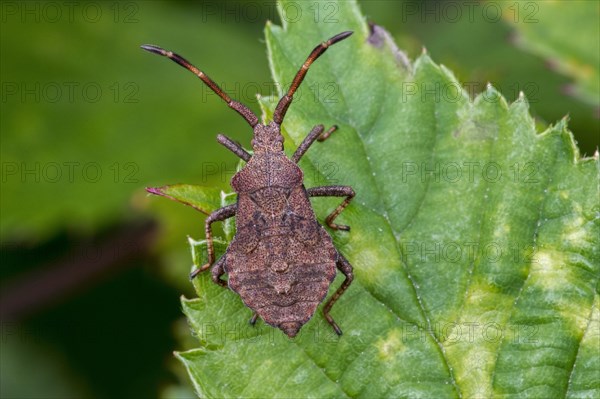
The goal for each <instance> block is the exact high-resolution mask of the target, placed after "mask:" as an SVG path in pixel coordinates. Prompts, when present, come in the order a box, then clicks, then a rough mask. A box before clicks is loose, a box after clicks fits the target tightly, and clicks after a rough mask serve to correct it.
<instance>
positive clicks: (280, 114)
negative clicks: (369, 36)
mask: <svg viewBox="0 0 600 399" xmlns="http://www.w3.org/2000/svg"><path fill="white" fill-rule="evenodd" d="M352 33H353V32H352V31H348V32H342V33H338V34H337V35H335V36H334V37H332V38H331V39H329V40H327V41H325V42H323V43H321V44H319V45H318V46H317V47H315V48H314V49H313V51H312V52H311V53H310V55H309V56H308V58H307V59H306V61H304V64H302V66H301V67H300V70H299V71H298V72H297V73H296V76H295V77H294V80H293V81H292V84H291V86H290V88H289V90H288V92H287V93H286V95H285V96H283V97H281V100H279V103H278V104H277V107H276V108H275V112H274V113H273V121H274V122H275V123H277V124H279V125H280V124H281V122H282V121H283V118H284V117H285V113H286V112H287V109H288V108H289V106H290V104H291V103H292V100H293V97H294V93H295V92H296V90H297V89H298V86H300V83H302V81H303V80H304V77H305V76H306V73H307V72H308V68H310V66H311V65H312V63H313V62H315V60H316V59H317V58H319V57H320V56H321V54H323V53H324V52H325V50H327V49H328V48H329V46H331V45H332V44H335V43H337V42H339V41H341V40H344V39H345V38H347V37H348V36H350V35H351V34H352Z"/></svg>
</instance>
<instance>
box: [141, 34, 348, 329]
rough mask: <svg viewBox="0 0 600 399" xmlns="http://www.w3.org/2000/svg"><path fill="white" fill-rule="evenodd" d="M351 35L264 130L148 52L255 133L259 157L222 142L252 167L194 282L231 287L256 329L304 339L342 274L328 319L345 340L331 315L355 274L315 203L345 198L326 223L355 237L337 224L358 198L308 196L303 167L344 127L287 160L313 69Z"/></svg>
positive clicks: (321, 191) (282, 103) (314, 191)
mask: <svg viewBox="0 0 600 399" xmlns="http://www.w3.org/2000/svg"><path fill="white" fill-rule="evenodd" d="M351 34H352V32H350V31H349V32H342V33H340V34H337V35H335V36H333V37H332V38H331V39H329V40H327V41H325V42H323V43H321V44H320V45H318V46H317V47H315V48H314V50H313V51H312V52H311V53H310V55H309V56H308V58H307V59H306V61H305V62H304V64H303V65H302V67H301V68H300V70H299V71H298V72H297V73H296V76H295V77H294V80H293V81H292V84H291V86H290V88H289V90H288V92H287V94H285V95H284V96H283V97H282V98H281V99H280V100H279V103H278V104H277V107H276V108H275V112H274V114H273V120H272V121H271V122H270V123H269V124H267V125H265V124H262V123H259V121H258V117H257V116H256V115H254V113H253V112H252V111H251V110H250V109H249V108H247V107H246V106H245V105H243V104H241V103H239V102H238V101H234V100H232V99H231V98H230V97H229V96H228V95H227V94H226V93H225V92H223V90H221V88H220V87H219V86H217V84H216V83H215V82H213V81H212V80H211V79H210V78H209V77H208V76H206V75H205V74H204V73H203V72H202V71H200V70H199V69H198V68H196V67H195V66H193V65H192V64H190V63H189V62H188V61H187V60H185V59H184V58H183V57H181V56H179V55H177V54H175V53H173V52H171V51H166V50H163V49H162V48H160V47H157V46H152V45H144V46H142V48H143V49H144V50H147V51H149V52H151V53H155V54H159V55H162V56H165V57H168V58H170V59H171V60H173V61H174V62H176V63H178V64H179V65H181V66H183V67H184V68H186V69H187V70H189V71H191V72H192V73H193V74H195V75H196V76H198V77H199V78H200V79H201V80H202V81H203V82H204V83H205V84H206V85H207V86H208V87H209V88H210V89H211V90H212V91H214V92H215V93H216V94H217V95H218V96H219V97H221V98H222V99H223V100H224V101H225V102H226V103H227V105H228V106H229V107H231V108H233V109H234V110H236V111H237V112H238V113H239V114H240V115H241V116H242V117H243V118H244V119H245V120H246V121H247V122H248V124H249V125H250V126H252V129H253V130H254V137H253V139H252V149H253V154H252V155H250V153H248V152H247V151H246V150H244V149H243V148H242V147H241V146H240V145H239V144H237V143H235V142H234V141H232V140H231V139H230V138H228V137H226V136H224V135H221V134H219V135H218V136H217V141H218V142H219V143H221V144H222V145H224V146H225V147H226V148H227V149H229V150H230V151H231V152H233V153H234V154H235V155H237V156H238V157H240V158H241V159H243V160H244V161H246V165H245V166H244V167H243V168H242V169H241V170H240V171H239V172H238V173H236V174H235V175H234V176H233V178H232V179H231V186H232V187H233V189H234V190H235V192H236V193H237V203H236V204H233V205H229V206H225V207H223V208H220V209H217V210H216V211H214V212H213V213H211V214H210V215H209V216H208V218H207V219H206V226H205V228H206V240H207V245H208V263H207V264H205V265H203V266H202V267H200V268H199V269H197V270H195V271H194V272H192V274H191V275H190V278H194V277H195V276H197V275H198V274H199V273H201V272H203V271H205V270H207V269H209V268H211V267H212V279H213V281H214V282H215V283H217V284H219V285H221V286H223V287H227V286H229V288H231V289H232V290H233V291H235V292H237V293H238V294H239V295H240V297H241V298H242V301H243V302H244V303H245V304H246V306H248V307H249V308H250V309H252V310H253V311H254V315H253V316H252V319H251V320H250V323H252V324H254V323H255V322H256V319H257V318H258V317H261V318H262V319H263V320H264V321H265V322H266V323H268V324H270V325H272V326H274V327H277V328H279V329H281V330H282V331H283V332H284V333H285V334H287V335H288V336H289V337H294V336H296V334H297V333H298V331H299V330H300V328H301V327H302V326H303V325H304V324H305V323H306V322H308V320H310V318H311V317H312V316H313V314H314V313H315V311H316V309H317V306H318V305H319V304H320V303H321V302H322V301H323V299H324V298H325V297H326V296H327V291H328V290H329V286H330V284H331V283H332V282H333V279H334V278H335V274H336V267H337V268H338V269H339V270H340V271H341V272H342V273H343V274H344V275H345V276H346V279H345V280H344V282H343V283H342V285H341V286H340V287H339V288H338V290H337V291H336V292H335V293H334V294H333V296H332V297H331V298H330V299H329V301H328V302H327V303H326V304H325V307H324V308H323V314H324V316H325V319H327V321H328V322H329V324H331V326H332V327H333V329H334V330H335V332H336V333H337V334H338V335H341V334H342V330H341V329H340V328H339V327H338V325H337V324H336V323H335V321H334V320H333V318H332V317H331V315H330V314H329V312H330V311H331V308H332V306H333V304H334V303H335V302H336V301H337V300H338V298H339V297H340V296H341V295H342V294H343V293H344V291H346V289H347V288H348V286H349V285H350V283H352V279H353V274H352V266H351V265H350V263H349V262H348V261H347V260H346V259H345V258H344V257H343V256H342V255H341V254H340V253H339V252H338V251H337V250H336V249H335V247H334V246H333V242H332V240H331V237H330V236H329V234H328V233H327V232H326V231H325V229H324V228H323V227H322V226H321V225H320V224H319V223H318V222H317V219H316V217H315V214H314V211H313V209H312V206H311V204H310V200H309V197H323V196H334V197H344V201H343V202H342V203H341V204H340V205H339V206H338V207H337V208H336V209H335V210H334V211H333V212H331V214H330V215H329V216H328V217H327V218H326V223H327V225H328V226H329V227H330V228H332V229H334V230H350V227H348V226H343V225H338V224H335V223H334V220H335V218H336V217H337V216H338V215H339V214H340V213H341V212H342V210H343V209H344V208H345V207H346V206H347V205H348V203H349V202H350V201H351V200H352V198H353V197H354V190H353V189H352V187H349V186H321V187H312V188H309V189H306V188H305V187H304V184H303V173H302V170H301V169H300V168H299V167H298V166H297V163H298V161H299V160H300V158H301V157H302V156H303V155H304V153H306V151H307V150H308V148H309V147H310V146H311V144H312V143H313V142H314V141H315V140H318V141H323V140H325V139H326V138H328V137H329V136H330V135H331V133H332V132H333V131H335V130H336V129H337V126H335V125H334V126H333V127H331V128H330V129H329V130H327V131H325V132H324V128H323V125H317V126H315V127H314V128H313V129H312V130H311V131H310V133H309V134H308V135H307V136H306V138H305V139H304V141H302V143H301V144H300V146H299V147H298V148H297V149H296V151H295V152H294V154H293V155H292V157H291V158H288V157H286V155H285V154H284V152H283V136H282V135H281V132H280V126H281V123H282V121H283V119H284V117H285V114H286V112H287V110H288V107H289V106H290V104H291V103H292V99H293V96H294V93H295V92H296V90H297V89H298V87H299V86H300V84H301V83H302V81H303V80H304V77H305V76H306V73H307V72H308V69H309V67H310V66H311V64H312V63H313V62H314V61H315V60H316V59H317V58H319V57H320V56H321V55H322V54H323V53H324V52H325V51H326V50H327V49H328V48H329V46H331V45H333V44H335V43H337V42H339V41H341V40H343V39H345V38H347V37H348V36H350V35H351ZM233 216H235V217H236V221H235V225H236V234H235V236H234V238H233V240H232V241H231V243H230V244H229V247H228V248H227V250H226V251H225V254H224V255H223V256H222V257H221V258H220V259H219V260H218V261H217V262H216V263H215V254H214V248H213V242H212V231H211V225H212V224H213V223H214V222H216V221H223V220H225V219H227V218H230V217H233ZM225 273H227V274H228V277H229V278H228V280H227V281H225V280H222V279H221V276H222V275H223V274H225Z"/></svg>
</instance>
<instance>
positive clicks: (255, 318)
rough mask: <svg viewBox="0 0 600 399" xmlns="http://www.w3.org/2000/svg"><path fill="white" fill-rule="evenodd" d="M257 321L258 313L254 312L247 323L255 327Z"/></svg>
mask: <svg viewBox="0 0 600 399" xmlns="http://www.w3.org/2000/svg"><path fill="white" fill-rule="evenodd" d="M257 319H258V313H256V312H254V314H253V315H252V318H251V319H250V321H249V323H250V324H252V325H255V324H256V320H257Z"/></svg>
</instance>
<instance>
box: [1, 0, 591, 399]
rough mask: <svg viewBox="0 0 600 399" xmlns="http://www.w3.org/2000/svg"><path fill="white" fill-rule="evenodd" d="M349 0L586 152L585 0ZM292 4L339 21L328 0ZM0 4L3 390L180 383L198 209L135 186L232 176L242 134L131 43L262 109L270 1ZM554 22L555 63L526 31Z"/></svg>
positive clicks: (272, 11)
mask: <svg viewBox="0 0 600 399" xmlns="http://www.w3.org/2000/svg"><path fill="white" fill-rule="evenodd" d="M359 3H360V5H361V7H362V9H363V11H364V13H365V14H366V15H368V16H369V21H371V22H374V23H377V24H378V25H382V26H383V27H385V28H386V29H387V30H388V31H389V32H390V33H391V34H392V36H393V37H394V38H395V39H396V42H397V43H398V46H399V47H400V48H401V49H403V50H405V51H406V53H407V54H408V56H409V57H410V58H411V59H414V58H415V57H416V56H417V55H418V54H419V53H420V52H421V51H422V48H423V47H426V48H427V51H428V52H429V53H430V55H431V57H432V58H433V60H434V61H435V62H437V63H441V64H444V65H446V66H447V67H449V68H450V69H451V70H453V71H454V73H455V74H456V75H457V77H458V78H459V80H460V81H461V82H464V84H465V86H466V88H467V90H468V91H469V93H470V94H471V95H475V94H477V93H479V92H480V91H482V90H483V89H484V87H485V84H486V83H487V82H492V84H493V85H494V86H495V87H497V88H498V89H499V91H500V92H502V93H503V94H504V96H505V97H506V98H507V99H508V100H509V101H513V100H514V99H515V98H516V97H517V96H518V94H519V91H523V92H524V93H525V95H526V96H527V97H528V99H529V102H530V104H531V112H532V114H533V115H534V116H535V118H536V120H537V122H538V127H539V129H540V131H541V130H543V129H544V128H545V127H546V126H547V125H548V124H549V123H554V122H555V121H557V120H559V119H561V118H562V117H563V116H565V115H567V114H568V115H569V118H570V123H569V126H570V128H571V130H572V131H573V133H574V135H575V137H576V139H577V140H578V142H579V146H580V149H581V152H582V153H584V154H587V155H592V154H593V153H594V151H595V150H596V148H597V147H598V145H599V141H600V140H599V137H598V136H599V134H598V132H599V131H600V120H599V117H600V112H599V108H598V107H599V105H600V98H599V94H598V91H597V88H596V86H595V85H596V84H597V79H598V76H597V73H598V69H597V68H598V64H599V63H600V62H599V58H600V54H599V52H600V50H599V45H598V36H597V35H595V34H592V35H590V34H589V32H590V29H591V32H592V33H600V32H598V30H599V28H598V3H596V2H586V1H583V2H581V1H580V2H571V3H570V7H572V9H573V10H577V12H579V13H582V16H583V18H584V19H586V21H588V22H584V21H581V18H578V19H574V20H568V19H567V18H565V19H566V20H567V27H566V28H565V27H564V23H563V22H564V21H563V20H562V18H563V16H565V13H563V12H559V13H556V12H554V13H553V12H552V8H551V7H552V4H553V3H554V2H540V3H537V2H531V1H529V2H521V3H520V5H519V7H517V8H515V7H514V5H513V4H517V3H515V2H484V3H475V4H476V6H473V3H471V2H465V4H466V3H468V4H470V6H469V7H470V8H469V7H466V5H465V4H463V2H450V3H453V4H454V5H455V6H456V8H455V9H453V8H451V7H449V6H447V5H446V6H445V5H443V4H445V3H443V2H435V1H428V2H425V3H421V2H415V1H404V2H402V1H398V2H397V1H362V2H359ZM490 4H492V6H490ZM589 4H592V8H591V12H590V9H589ZM594 4H595V5H594ZM298 5H299V7H300V8H299V9H302V10H303V12H306V13H312V14H313V15H314V18H315V19H316V20H319V21H321V22H323V23H326V20H327V18H335V10H334V9H331V8H329V7H328V5H327V2H326V1H325V2H322V3H320V4H317V3H315V2H312V1H310V2H308V1H307V2H302V1H299V2H298ZM511 5H513V6H512V7H513V8H512V9H511ZM532 5H533V6H532ZM1 7H2V9H1V12H2V13H1V30H0V37H1V38H0V67H1V68H0V78H1V85H2V86H1V87H2V90H1V95H2V101H1V103H0V105H1V113H0V135H1V149H0V156H1V164H2V176H1V178H2V181H1V193H0V212H1V222H0V249H1V254H0V255H1V258H0V259H1V266H2V267H1V268H0V278H1V282H0V289H1V291H0V292H1V294H0V295H1V296H0V299H1V302H0V304H1V310H2V313H1V314H0V323H1V324H0V328H1V329H0V332H1V340H2V341H1V348H2V349H1V353H0V396H1V397H2V398H25V397H27V398H42V397H61V398H62V397H86V398H104V397H144V398H145V397H189V396H191V395H193V391H192V390H191V388H189V387H188V385H187V384H188V382H187V377H186V376H185V375H184V373H183V371H182V369H181V367H179V365H178V364H177V363H176V362H175V360H174V359H173V357H172V355H171V352H172V351H173V350H175V349H185V348H189V347H192V346H193V345H194V340H193V338H192V337H190V336H189V332H188V329H187V325H186V323H185V321H183V316H182V314H181V313H180V305H179V295H181V294H186V295H193V294H192V287H191V285H190V284H189V282H188V280H187V274H188V272H189V268H190V264H191V259H190V256H189V250H188V247H187V243H186V235H191V236H193V237H194V238H201V237H202V236H203V221H204V216H203V215H202V214H200V213H198V212H195V211H194V210H193V209H191V208H188V207H184V206H182V205H179V204H176V203H172V202H170V201H167V200H166V199H162V198H152V197H149V196H147V195H146V193H145V191H144V187H146V186H158V185H165V184H169V183H178V182H185V183H192V184H203V185H209V186H217V187H221V188H223V189H227V187H228V181H229V179H230V178H231V176H232V175H233V171H234V169H235V166H236V164H237V161H236V158H235V157H234V156H233V155H232V154H231V153H229V152H228V151H227V150H226V149H224V148H223V147H221V146H219V145H218V144H217V143H216V141H215V136H216V134H217V133H225V134H227V135H229V136H230V137H232V138H234V139H235V140H239V141H240V142H241V143H242V144H243V145H244V146H246V147H249V143H250V138H251V137H250V131H249V128H248V126H247V124H246V123H245V122H244V121H243V119H242V118H240V117H239V116H237V114H236V113H235V112H233V111H231V110H230V109H228V108H227V107H226V106H225V104H224V103H223V102H222V101H221V100H220V99H218V98H217V97H216V95H214V94H213V93H212V92H210V91H209V90H208V89H207V88H206V87H204V86H203V85H202V84H201V83H200V82H199V81H197V79H196V78H194V77H193V76H192V75H191V74H189V73H187V72H186V71H184V70H183V69H181V68H178V67H176V66H175V65H174V64H172V63H170V62H168V61H167V60H164V59H160V58H159V57H157V56H154V55H150V54H148V53H145V52H143V51H142V50H140V49H139V45H140V44H145V43H152V44H157V45H160V46H162V47H165V48H167V49H171V50H174V51H176V52H178V53H180V54H182V55H184V56H185V57H186V58H188V59H189V60H190V61H191V62H193V63H194V64H196V65H197V66H198V67H200V68H201V69H202V70H204V71H205V72H206V73H207V74H208V75H209V76H211V77H212V78H213V79H214V80H215V81H216V82H217V83H218V84H220V85H221V86H222V87H223V88H224V89H225V90H226V91H227V92H228V93H229V94H230V95H231V96H232V97H234V98H237V99H238V100H240V101H242V102H244V103H246V104H247V105H249V106H250V108H252V109H253V110H254V111H255V112H256V113H258V112H259V108H258V104H257V101H256V98H255V94H257V93H259V94H262V95H269V94H271V93H273V87H274V86H273V83H272V82H271V79H270V74H269V69H268V63H267V58H266V49H265V46H264V43H263V34H262V30H263V26H264V24H265V22H266V20H273V21H274V22H275V23H279V22H280V21H279V17H278V15H277V12H276V6H275V3H274V2H273V1H227V2H217V1H208V2H195V3H192V2H187V1H181V2H161V1H142V2H73V3H69V2H65V3H63V2H35V1H33V2H14V1H4V2H2V3H1ZM586 7H588V8H586ZM469 10H471V11H469ZM483 10H485V12H484V11H483ZM498 10H499V12H500V14H501V15H498ZM457 12H458V13H457ZM565 17H566V16H565ZM594 21H595V22H594ZM559 26H562V28H560V29H563V30H566V33H565V34H566V35H570V40H569V41H567V42H566V43H559V47H560V46H562V47H560V48H561V49H562V50H561V51H562V53H564V54H567V56H566V57H565V59H563V60H561V59H560V57H556V56H555V54H553V53H552V51H548V48H550V49H551V48H552V46H550V47H548V46H546V47H544V46H537V47H536V46H531V45H529V44H528V41H527V40H528V37H530V36H528V35H530V33H531V31H532V30H536V29H537V33H538V34H539V36H541V37H543V38H551V37H552V36H553V34H554V33H555V32H556V30H557V29H558V30H560V29H559ZM582 26H583V28H581V27H582ZM527 29H528V30H527ZM586 29H587V30H586ZM518 30H520V31H521V32H522V33H519V32H518ZM557 37H558V38H556V37H554V39H555V41H554V43H556V42H560V40H559V39H560V38H561V36H560V32H558V35H557ZM570 43H574V44H573V46H571V47H569V46H570ZM313 45H316V43H307V54H308V52H309V51H310V50H311V49H312V47H313ZM565 65H567V66H570V67H565ZM590 66H591V74H590V72H589V67H590ZM579 72H581V73H579ZM582 82H583V83H582ZM590 82H591V83H590ZM585 85H587V91H585V90H580V89H579V88H580V87H584V86H585ZM589 87H591V89H589ZM365 89H367V88H365ZM582 92H585V94H582ZM357 95H358V94H357ZM315 123H318V121H315Z"/></svg>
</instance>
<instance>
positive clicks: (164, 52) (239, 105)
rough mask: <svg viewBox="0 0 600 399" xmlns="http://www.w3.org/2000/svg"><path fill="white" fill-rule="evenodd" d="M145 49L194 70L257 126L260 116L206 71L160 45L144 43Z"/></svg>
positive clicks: (193, 71) (195, 73)
mask: <svg viewBox="0 0 600 399" xmlns="http://www.w3.org/2000/svg"><path fill="white" fill-rule="evenodd" d="M141 47H142V48H143V49H144V50H146V51H149V52H151V53H154V54H158V55H162V56H164V57H167V58H170V59H171V60H173V61H174V62H176V63H178V64H179V65H181V66H182V67H184V68H185V69H187V70H188V71H190V72H192V73H193V74H194V75H196V76H198V77H199V78H200V79H201V80H202V81H203V82H204V83H205V84H206V85H207V86H208V87H210V89H211V90H212V91H214V92H215V93H216V94H217V95H218V96H219V97H221V98H222V99H223V100H224V101H225V102H226V103H227V105H229V107H230V108H233V109H234V110H236V111H237V112H238V113H239V114H240V115H242V117H243V118H244V119H245V120H246V122H248V124H249V125H250V126H252V127H254V126H256V124H257V123H258V117H257V116H256V115H254V113H253V112H252V111H250V109H249V108H248V107H246V106H245V105H244V104H242V103H240V102H239V101H235V100H232V99H231V97H229V96H228V95H227V93H225V92H224V91H223V90H221V88H220V87H219V86H218V85H217V84H216V83H215V82H214V81H213V80H212V79H211V78H209V77H208V76H206V74H205V73H204V72H202V71H201V70H199V69H198V68H196V67H195V66H193V65H192V64H191V63H190V62H189V61H188V60H186V59H185V58H183V57H182V56H180V55H179V54H175V53H174V52H172V51H167V50H164V49H162V48H160V47H158V46H154V45H151V44H144V45H143V46H141Z"/></svg>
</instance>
